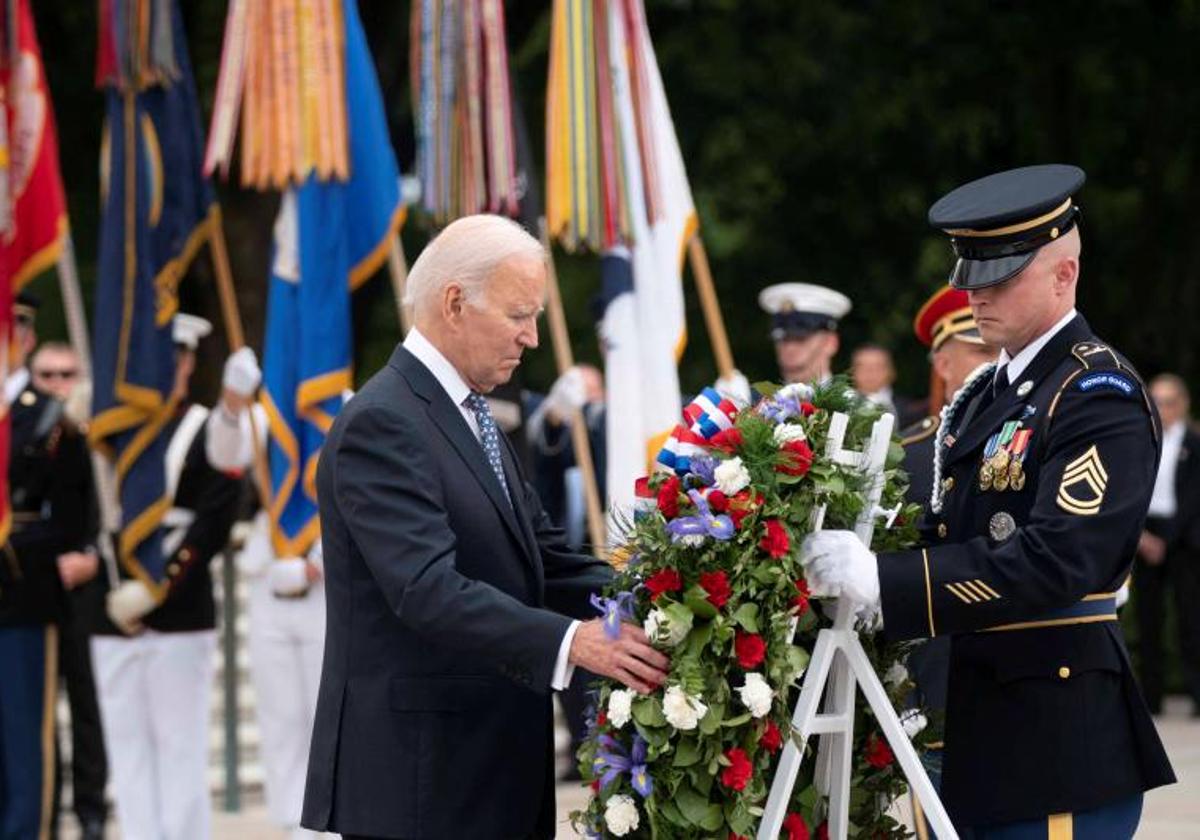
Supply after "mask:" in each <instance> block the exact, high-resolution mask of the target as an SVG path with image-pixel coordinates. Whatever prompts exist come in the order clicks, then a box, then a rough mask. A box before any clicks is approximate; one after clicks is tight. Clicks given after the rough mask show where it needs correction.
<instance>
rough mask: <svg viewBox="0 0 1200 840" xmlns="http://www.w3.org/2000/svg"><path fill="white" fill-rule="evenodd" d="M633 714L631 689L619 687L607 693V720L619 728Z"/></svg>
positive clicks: (627, 721)
mask: <svg viewBox="0 0 1200 840" xmlns="http://www.w3.org/2000/svg"><path fill="white" fill-rule="evenodd" d="M632 714H633V691H632V689H628V688H620V689H617V690H616V691H614V692H613V693H612V694H610V695H608V722H609V723H611V724H612V725H613V726H615V727H616V728H617V729H620V728H621V727H622V726H624V725H625V724H627V723H629V718H630V717H631V716H632Z"/></svg>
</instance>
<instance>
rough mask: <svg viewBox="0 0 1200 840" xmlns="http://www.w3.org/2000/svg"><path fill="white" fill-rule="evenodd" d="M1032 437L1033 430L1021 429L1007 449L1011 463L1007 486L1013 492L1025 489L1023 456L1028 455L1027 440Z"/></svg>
mask: <svg viewBox="0 0 1200 840" xmlns="http://www.w3.org/2000/svg"><path fill="white" fill-rule="evenodd" d="M1031 437H1033V429H1021V430H1020V431H1018V432H1017V433H1016V434H1015V435H1014V436H1013V440H1012V445H1011V446H1010V447H1009V451H1010V453H1011V461H1010V463H1009V465H1008V485H1009V487H1011V488H1012V489H1013V490H1014V491H1017V492H1020V491H1021V490H1023V489H1025V466H1024V463H1025V456H1026V455H1027V454H1028V453H1029V439H1030V438H1031Z"/></svg>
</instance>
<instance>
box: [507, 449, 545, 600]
mask: <svg viewBox="0 0 1200 840" xmlns="http://www.w3.org/2000/svg"><path fill="white" fill-rule="evenodd" d="M500 437H501V440H502V445H501V447H500V460H501V461H502V462H503V464H504V478H505V480H506V481H507V482H508V490H509V493H510V494H511V495H512V499H513V507H514V508H515V509H516V513H517V522H518V523H519V524H520V526H521V534H522V535H523V536H524V537H525V548H526V550H527V551H528V552H529V559H530V560H531V562H532V564H533V571H534V575H535V577H536V578H537V588H538V592H541V591H542V587H543V585H544V581H543V579H544V577H545V572H544V570H543V569H542V559H541V553H540V552H539V551H538V542H537V535H536V534H534V532H533V517H532V514H531V512H530V511H529V508H528V507H527V506H526V504H525V479H524V477H523V476H522V475H521V470H520V468H519V467H518V466H517V454H516V452H515V451H513V448H512V443H511V442H510V441H509V439H508V435H505V434H503V433H501V435H500Z"/></svg>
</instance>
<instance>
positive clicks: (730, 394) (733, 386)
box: [713, 370, 750, 407]
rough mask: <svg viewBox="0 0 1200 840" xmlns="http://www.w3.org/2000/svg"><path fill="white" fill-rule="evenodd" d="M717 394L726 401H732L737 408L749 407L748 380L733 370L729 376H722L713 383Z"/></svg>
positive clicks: (738, 371) (739, 372)
mask: <svg viewBox="0 0 1200 840" xmlns="http://www.w3.org/2000/svg"><path fill="white" fill-rule="evenodd" d="M713 387H714V388H716V389H717V393H718V394H720V395H721V396H722V397H724V398H725V399H727V400H733V401H734V402H735V403H737V404H738V406H739V407H740V406H746V405H750V380H749V379H747V378H746V377H745V376H743V375H742V372H741V371H740V370H735V371H734V372H733V373H731V374H729V376H722V377H721V378H720V379H718V380H717V381H716V382H714V383H713Z"/></svg>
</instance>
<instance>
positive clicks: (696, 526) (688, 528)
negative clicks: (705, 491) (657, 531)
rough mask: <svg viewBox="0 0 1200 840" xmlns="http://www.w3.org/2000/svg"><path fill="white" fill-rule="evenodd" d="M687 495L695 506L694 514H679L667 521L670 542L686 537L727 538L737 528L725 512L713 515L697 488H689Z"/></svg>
mask: <svg viewBox="0 0 1200 840" xmlns="http://www.w3.org/2000/svg"><path fill="white" fill-rule="evenodd" d="M688 496H689V497H690V498H691V500H692V504H694V505H695V506H696V515H695V516H680V517H677V518H675V519H672V520H671V521H670V522H668V523H667V530H668V531H669V532H670V533H671V542H680V541H681V540H683V539H686V538H687V537H712V538H713V539H714V540H727V539H729V538H730V537H732V536H733V534H734V531H735V530H737V529H736V528H734V526H733V520H732V519H730V518H729V516H728V515H727V514H724V513H722V514H718V515H715V516H714V515H713V512H712V508H710V507H709V506H708V500H707V499H705V498H704V496H702V495H700V493H699V491H697V490H689V491H688Z"/></svg>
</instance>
